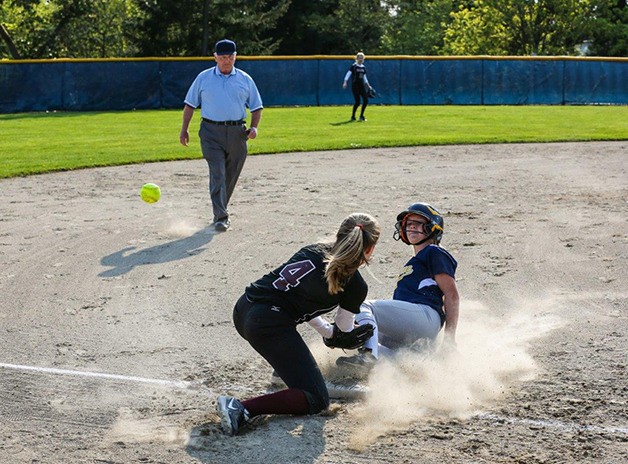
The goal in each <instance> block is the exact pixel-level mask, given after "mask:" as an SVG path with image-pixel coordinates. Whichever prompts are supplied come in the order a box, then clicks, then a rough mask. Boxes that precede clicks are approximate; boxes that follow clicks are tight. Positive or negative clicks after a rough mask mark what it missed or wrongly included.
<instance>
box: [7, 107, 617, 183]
mask: <svg viewBox="0 0 628 464" xmlns="http://www.w3.org/2000/svg"><path fill="white" fill-rule="evenodd" d="M350 113H351V107H349V106H341V107H338V106H336V107H302V108H267V109H265V110H264V113H263V116H262V122H261V124H260V133H259V137H258V138H257V139H255V140H253V141H251V142H250V144H249V151H250V153H251V154H260V153H282V152H294V151H316V150H342V149H352V148H372V147H397V146H411V145H452V144H483V143H512V142H564V141H571V142H576V141H597V140H627V139H628V106H370V107H369V108H368V109H367V112H366V116H367V119H368V121H367V122H364V123H360V122H352V123H350V122H349V121H348V119H349V116H350ZM181 115H182V111H181V110H155V111H128V112H107V113H99V112H93V113H26V114H5V115H0V159H1V163H0V178H7V177H14V176H22V175H30V174H39V173H44V172H50V171H60V170H70V169H80V168H89V167H96V166H113V165H121V164H132V163H146V162H153V161H166V160H181V159H196V158H200V157H201V153H200V144H199V141H198V136H197V135H196V132H197V128H198V125H199V122H200V114H199V111H196V113H195V115H194V119H193V120H192V124H191V129H192V130H191V131H190V132H191V133H190V136H191V137H190V138H191V143H190V146H189V147H188V148H184V147H182V146H181V145H180V144H179V130H180V127H181Z"/></svg>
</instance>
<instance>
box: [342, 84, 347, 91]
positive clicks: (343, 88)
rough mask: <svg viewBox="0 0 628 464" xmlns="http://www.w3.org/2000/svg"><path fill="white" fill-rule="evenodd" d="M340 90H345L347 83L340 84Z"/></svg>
mask: <svg viewBox="0 0 628 464" xmlns="http://www.w3.org/2000/svg"><path fill="white" fill-rule="evenodd" d="M342 90H347V83H346V82H343V83H342Z"/></svg>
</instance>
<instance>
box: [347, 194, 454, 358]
mask: <svg viewBox="0 0 628 464" xmlns="http://www.w3.org/2000/svg"><path fill="white" fill-rule="evenodd" d="M443 232H444V221H443V217H442V216H441V214H440V213H439V212H438V211H437V210H436V209H435V208H434V207H432V206H430V205H428V204H426V203H414V204H413V205H410V206H409V207H408V208H407V209H405V210H404V211H402V212H401V213H399V215H398V216H397V223H396V224H395V235H394V238H395V239H396V240H399V239H401V240H402V241H403V242H404V243H406V244H408V245H411V246H412V248H413V252H414V256H413V257H412V258H411V259H410V260H409V261H408V262H407V263H406V265H405V266H404V268H403V270H402V272H401V275H400V276H399V280H398V282H397V288H396V289H395V291H394V293H393V297H392V299H391V300H372V301H365V302H364V304H363V305H362V307H361V312H360V314H359V315H358V316H357V317H356V322H358V324H366V323H369V324H372V325H374V326H375V331H374V334H373V337H372V338H371V339H370V340H368V341H367V342H366V343H365V344H364V347H363V348H361V349H360V350H359V351H358V353H357V354H356V355H354V356H348V357H340V358H338V360H337V361H336V362H337V364H338V365H350V366H357V367H367V368H368V367H371V366H372V365H373V364H374V363H375V362H376V360H377V358H378V357H379V356H380V354H386V353H387V352H389V351H390V350H395V349H398V348H401V347H407V346H410V345H412V344H414V343H416V342H417V341H418V342H422V341H423V342H428V343H430V342H432V341H434V340H435V339H436V337H437V335H438V334H439V332H440V331H441V329H442V328H443V327H444V342H445V343H447V344H448V345H450V346H455V338H456V326H457V324H458V308H459V296H458V289H457V286H456V280H455V273H456V267H457V262H456V260H455V259H454V258H453V257H452V256H451V255H450V254H449V253H448V252H447V251H446V250H445V249H444V248H442V247H441V246H440V241H441V238H442V236H443Z"/></svg>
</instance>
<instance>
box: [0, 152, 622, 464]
mask: <svg viewBox="0 0 628 464" xmlns="http://www.w3.org/2000/svg"><path fill="white" fill-rule="evenodd" d="M627 166H628V151H627V144H626V142H608V143H565V144H561V143H558V144H512V145H483V146H452V147H408V148H390V149H389V148H387V149H376V150H359V151H343V152H320V153H297V154H283V155H273V156H253V157H250V158H249V159H248V160H247V163H246V165H245V167H244V171H243V174H242V177H241V179H240V182H239V184H238V187H237V189H236V192H235V194H234V197H233V201H232V203H231V205H230V210H231V213H232V229H231V230H229V231H228V232H226V233H223V234H214V233H213V231H212V229H211V227H209V224H210V222H211V209H210V204H209V198H208V193H207V171H206V169H207V168H206V164H205V162H204V161H203V160H201V159H199V160H195V161H185V162H170V163H155V164H147V165H140V166H122V167H114V168H104V169H93V170H83V171H75V172H65V173H55V174H47V175H41V176H34V177H27V178H16V179H7V180H2V181H0V197H1V198H0V199H1V200H2V201H0V227H1V229H0V292H1V294H2V305H1V307H0V329H1V332H0V333H1V335H0V352H1V353H2V356H1V358H2V359H0V364H1V366H0V373H1V375H0V418H1V420H0V436H2V437H3V439H2V440H1V441H0V462H7V463H32V462H45V463H57V462H64V463H83V462H90V463H91V462H111V463H145V462H154V463H161V462H167V463H169V464H171V463H199V462H202V463H212V464H214V463H225V464H226V463H233V462H239V463H243V464H252V463H259V462H265V463H276V462H282V463H283V462H285V463H288V462H290V463H312V464H313V463H317V464H323V463H325V464H328V463H337V464H352V463H369V464H373V463H392V462H394V463H403V462H407V463H414V462H424V463H441V462H456V463H458V462H460V463H462V462H469V463H470V462H473V463H489V462H490V463H492V462H507V463H512V462H520V463H526V464H528V463H556V462H558V463H562V462H565V463H567V462H569V463H571V462H591V463H594V462H595V463H598V462H604V463H618V464H619V463H624V462H626V461H628V454H627V448H626V443H627V437H628V417H627V412H626V411H627V410H628V408H627V405H626V398H627V387H626V386H627V385H628V382H627V379H626V359H627V358H626V355H627V344H626V335H627V331H628V324H627V321H626V315H627V313H626V301H627V298H626V297H627V294H628V292H627V290H626V288H627V283H628V282H627V279H626V277H627V269H628V266H627V263H626V258H627V256H628V253H627V251H628V250H627V246H626V245H627V236H628V228H627V221H626V219H627V210H628V207H627V204H626V199H627V198H628V181H627V179H628V175H627V173H626V169H627ZM146 182H154V183H156V184H158V185H159V186H160V187H161V190H162V198H161V200H160V201H159V202H158V203H155V204H152V205H149V204H146V203H144V202H143V201H141V199H140V198H139V195H138V191H139V188H140V187H141V185H143V184H144V183H146ZM415 201H426V202H429V203H432V204H434V205H435V206H437V207H438V208H439V209H440V210H441V212H443V214H444V217H445V235H444V238H443V246H445V247H446V248H447V249H448V250H449V251H450V252H451V253H452V254H453V255H454V256H455V257H456V259H457V260H458V262H459V268H458V273H457V280H458V285H459V289H460V294H461V319H460V324H459V336H458V351H459V355H458V356H454V357H451V358H447V359H440V360H435V359H423V358H417V357H415V356H413V355H411V354H408V355H407V356H403V357H401V358H400V360H399V361H398V362H397V363H396V364H390V363H382V364H380V365H378V366H377V368H376V369H375V370H374V371H373V372H372V374H371V376H370V378H369V381H368V385H369V388H370V391H371V393H370V394H369V396H368V397H367V398H366V399H365V400H363V401H358V402H344V401H334V402H333V403H332V406H331V408H330V409H329V411H327V412H326V413H324V414H320V415H316V416H313V417H270V418H260V419H258V420H257V421H256V423H255V424H254V425H253V427H252V428H251V429H250V430H249V431H247V432H246V433H244V434H243V435H242V436H238V437H226V436H224V435H222V433H221V432H220V428H219V422H218V419H217V417H216V415H215V413H214V404H213V403H214V400H215V395H216V394H225V393H227V394H233V395H236V396H238V397H247V396H251V395H256V394H259V393H261V392H264V391H267V389H268V388H269V379H270V373H271V369H270V368H269V367H268V366H267V365H266V364H265V362H264V361H263V360H262V359H261V358H260V357H259V356H258V355H257V354H256V353H255V352H254V351H253V350H252V349H251V348H250V347H249V346H248V344H247V343H246V342H245V341H243V340H242V339H241V338H240V337H239V336H238V335H237V333H236V331H235V329H234V327H233V323H232V321H231V310H232V307H233V304H234V302H235V301H236V299H237V298H238V297H239V295H240V294H241V292H242V291H243V289H244V287H245V286H246V285H247V284H248V283H249V282H251V281H252V280H254V279H256V278H257V277H259V276H261V275H262V274H263V273H265V272H266V271H268V270H269V269H271V268H274V267H275V266H276V265H277V264H278V263H280V262H283V260H285V259H286V258H288V257H289V256H290V255H291V254H292V253H293V252H294V251H296V250H297V249H298V248H299V247H300V246H302V245H304V244H307V243H312V242H314V241H317V240H320V239H327V238H330V237H331V235H332V234H333V233H334V232H335V230H336V228H337V227H338V225H339V223H340V221H341V219H342V218H344V217H345V216H346V215H347V214H349V213H352V212H355V211H365V212H368V213H371V214H373V215H374V216H375V217H377V218H378V219H379V221H380V223H381V225H382V230H383V232H382V238H381V239H380V243H379V244H378V246H377V247H376V250H375V255H374V259H373V263H372V265H371V266H370V268H369V271H370V272H365V273H364V275H365V278H366V279H367V281H368V283H369V297H370V298H385V297H388V296H390V295H391V292H392V290H393V288H394V285H395V282H396V278H397V275H398V272H399V269H400V268H401V266H402V265H403V264H404V263H405V261H406V260H407V259H408V257H409V256H410V255H409V253H410V250H409V249H408V248H407V247H406V246H405V245H403V244H402V243H401V242H396V241H394V240H393V238H392V234H393V225H394V221H395V218H396V215H397V213H398V212H399V211H400V210H401V209H403V208H405V207H406V206H407V205H408V204H410V203H412V202H415ZM302 332H303V334H304V336H305V337H306V339H307V340H308V342H309V343H310V345H311V346H312V349H313V351H314V352H315V354H316V356H317V357H318V358H319V359H320V361H321V365H322V367H323V369H329V368H330V366H332V364H333V361H334V358H335V356H338V355H341V354H342V352H341V351H339V350H333V351H330V350H327V349H326V348H325V347H324V346H323V345H322V342H321V341H320V340H319V338H318V337H317V336H316V334H315V333H314V331H312V330H310V329H309V328H308V327H303V330H302ZM15 366H30V367H36V368H40V370H35V371H33V370H24V369H19V368H16V367H15ZM52 368H54V369H60V370H67V371H71V372H76V371H78V372H85V373H109V374H116V375H119V376H126V377H129V378H133V377H135V378H136V377H143V378H146V379H154V380H160V379H161V380H164V381H166V382H164V383H162V384H156V383H155V384H150V383H141V382H137V381H133V380H128V381H123V380H115V379H113V378H110V379H107V378H103V377H93V376H92V377H89V376H81V375H76V374H71V373H67V374H52V373H50V372H51V371H49V370H48V371H47V370H45V369H52ZM168 381H172V382H170V383H169V382H168ZM175 381H181V382H188V384H178V383H174V382H175ZM185 385H188V386H189V385H192V386H194V388H182V387H183V386H185ZM180 387H181V388H180Z"/></svg>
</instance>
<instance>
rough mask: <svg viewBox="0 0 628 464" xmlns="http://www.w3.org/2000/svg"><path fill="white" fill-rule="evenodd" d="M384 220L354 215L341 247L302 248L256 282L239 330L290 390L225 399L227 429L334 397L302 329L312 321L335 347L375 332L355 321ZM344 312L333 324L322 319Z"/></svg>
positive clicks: (240, 309) (314, 407) (341, 233)
mask: <svg viewBox="0 0 628 464" xmlns="http://www.w3.org/2000/svg"><path fill="white" fill-rule="evenodd" d="M379 234H380V228H379V224H378V223H377V221H376V220H375V219H374V218H373V217H371V216H370V215H368V214H364V213H355V214H352V215H350V216H348V217H347V218H345V220H344V221H343V222H342V224H341V225H340V228H339V229H338V232H337V233H336V240H335V242H334V243H318V244H314V245H309V246H306V247H303V248H301V249H300V250H299V251H298V252H297V253H296V254H295V255H294V256H292V258H290V259H289V260H288V261H287V262H286V263H284V264H282V265H281V266H279V267H278V268H277V269H275V270H274V271H272V272H270V273H269V274H266V275H265V276H264V277H262V278H261V279H259V280H257V281H256V282H253V283H252V284H250V285H249V286H248V287H247V288H246V290H245V292H244V295H242V296H241V297H240V299H239V300H238V302H237V303H236V305H235V308H234V311H233V321H234V323H235V327H236V329H237V331H238V333H239V334H240V335H241V336H242V337H243V338H244V339H246V340H247V341H248V342H249V343H250V344H251V346H252V347H253V348H254V349H255V350H256V351H257V352H258V353H259V354H260V355H262V356H263V357H264V359H266V360H267V361H268V363H269V364H270V365H271V366H272V367H273V368H274V370H275V372H276V373H277V374H278V375H279V377H281V379H282V380H283V382H284V383H285V384H286V386H287V387H288V388H287V389H284V390H281V391H278V392H275V393H270V394H267V395H263V396H259V397H256V398H250V399H247V400H243V401H239V400H237V399H236V398H233V397H230V396H219V397H218V402H217V405H216V409H217V411H218V414H219V416H220V418H221V424H222V428H223V430H224V432H225V433H226V434H228V435H236V434H237V433H238V432H239V431H240V430H241V428H242V427H243V426H244V425H246V424H247V422H249V420H250V419H251V418H252V417H254V416H257V415H260V414H316V413H319V412H321V411H323V410H324V409H326V408H327V407H328V406H329V392H328V391H327V387H326V385H325V379H324V378H323V375H322V374H321V371H320V369H319V368H318V365H317V363H316V360H315V359H314V357H313V356H312V353H311V352H310V350H309V348H308V347H307V345H306V343H305V341H304V340H303V338H301V335H300V334H299V332H298V331H297V325H298V324H301V323H302V322H308V323H309V324H310V325H311V326H312V327H313V328H314V329H316V331H317V332H318V333H319V334H321V335H322V336H323V341H324V342H325V344H326V345H327V346H329V347H337V348H347V349H356V348H358V347H360V346H362V344H363V343H364V341H365V340H366V339H367V338H369V337H370V336H371V335H372V333H373V332H372V331H373V327H371V326H370V325H368V324H362V325H360V326H358V327H356V326H355V324H354V319H355V315H356V314H358V313H359V312H360V305H361V304H362V302H364V299H365V298H366V294H367V291H368V287H367V284H366V282H365V281H364V279H363V278H362V276H361V275H360V272H359V271H358V268H359V267H360V266H361V265H363V264H368V262H369V259H370V257H371V255H372V253H373V250H374V248H375V244H376V243H377V240H378V239H379ZM335 308H338V310H337V312H336V315H335V319H334V324H330V323H328V322H327V321H325V320H324V319H323V318H322V317H321V314H325V313H328V312H330V311H332V310H333V309H335Z"/></svg>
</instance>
